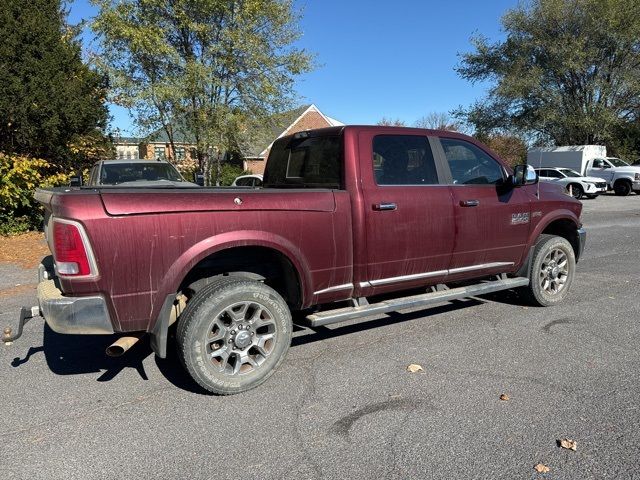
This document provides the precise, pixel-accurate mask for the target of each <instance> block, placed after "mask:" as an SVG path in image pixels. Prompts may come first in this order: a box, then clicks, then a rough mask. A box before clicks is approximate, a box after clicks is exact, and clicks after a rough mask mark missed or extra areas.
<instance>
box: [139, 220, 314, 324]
mask: <svg viewBox="0 0 640 480" xmlns="http://www.w3.org/2000/svg"><path fill="white" fill-rule="evenodd" d="M235 247H265V248H270V249H272V250H275V251H277V252H279V253H281V254H282V255H284V256H285V257H286V258H287V259H288V260H289V261H290V262H291V264H292V265H293V268H294V269H295V271H296V273H297V275H298V279H299V280H300V289H301V292H300V293H301V295H300V296H301V299H302V303H303V304H305V303H306V300H305V299H306V296H307V293H306V292H309V291H312V290H310V288H309V286H310V285H311V275H310V270H309V266H308V262H307V261H306V259H305V258H304V256H303V255H302V253H301V252H300V250H299V249H298V248H297V247H296V246H295V245H293V244H292V243H291V242H290V241H289V240H287V239H285V238H283V237H281V236H279V235H275V234H273V233H269V232H264V231H260V230H240V231H233V232H227V233H222V234H220V235H214V236H212V237H208V238H205V239H204V240H201V241H200V242H198V243H196V244H194V245H192V246H191V247H190V248H188V249H187V250H186V251H185V252H183V253H182V255H180V256H179V257H178V258H177V259H176V260H175V261H174V262H173V264H172V265H171V266H170V267H169V269H168V270H167V271H166V273H165V275H164V279H163V281H162V283H161V284H160V286H159V288H158V290H157V291H156V292H155V294H154V302H153V308H152V311H151V314H150V316H149V325H148V328H147V331H149V330H150V329H151V328H153V326H154V325H155V323H156V322H157V320H158V317H159V314H160V310H161V307H162V303H163V301H164V299H165V298H166V297H167V295H170V294H174V293H175V292H176V291H177V289H178V287H179V286H180V283H181V282H182V280H183V279H184V278H185V277H186V276H187V274H188V273H189V271H190V270H191V269H192V268H193V267H194V266H195V265H196V264H198V262H200V261H201V260H203V259H205V258H206V257H208V256H210V255H212V254H214V253H218V252H221V251H223V250H227V249H229V248H235Z"/></svg>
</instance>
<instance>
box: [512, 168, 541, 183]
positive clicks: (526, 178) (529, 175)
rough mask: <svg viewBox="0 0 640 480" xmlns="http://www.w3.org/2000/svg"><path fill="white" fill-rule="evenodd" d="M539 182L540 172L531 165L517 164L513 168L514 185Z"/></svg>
mask: <svg viewBox="0 0 640 480" xmlns="http://www.w3.org/2000/svg"><path fill="white" fill-rule="evenodd" d="M534 183H538V174H537V173H536V171H535V170H534V169H533V167H532V166H531V165H516V166H515V167H514V169H513V175H512V177H511V184H512V185H513V186H514V187H521V186H523V185H533V184H534Z"/></svg>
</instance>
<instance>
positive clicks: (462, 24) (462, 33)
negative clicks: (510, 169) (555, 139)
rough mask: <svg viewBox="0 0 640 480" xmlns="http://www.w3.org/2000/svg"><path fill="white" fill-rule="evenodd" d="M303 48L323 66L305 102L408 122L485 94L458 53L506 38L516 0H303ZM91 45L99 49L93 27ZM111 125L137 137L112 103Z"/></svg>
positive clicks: (337, 114) (80, 14)
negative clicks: (507, 17) (506, 20)
mask: <svg viewBox="0 0 640 480" xmlns="http://www.w3.org/2000/svg"><path fill="white" fill-rule="evenodd" d="M296 4H297V5H298V7H299V8H302V12H303V17H302V21H301V25H300V26H301V30H302V31H303V33H304V34H303V36H302V38H301V39H300V41H299V42H298V44H299V46H301V47H303V48H305V49H307V50H309V51H311V52H314V53H315V54H316V55H317V63H318V64H319V66H318V68H317V69H316V70H314V71H313V72H312V73H309V74H306V75H304V76H302V77H300V78H299V79H298V82H297V91H298V93H299V95H300V103H315V104H316V105H317V106H318V108H320V110H322V111H323V112H324V113H325V114H327V115H329V116H331V117H333V118H336V119H338V120H340V121H342V122H344V123H348V124H354V123H355V124H370V123H376V122H377V121H378V120H380V119H381V118H382V117H387V118H394V119H395V118H400V119H402V120H404V121H405V122H407V123H408V124H411V123H413V122H414V121H415V120H417V119H418V118H420V117H421V116H423V115H426V114H428V113H430V112H447V111H450V110H452V109H454V108H456V107H457V106H459V105H465V106H466V105H469V104H470V103H472V102H473V101H474V100H476V99H478V98H481V97H482V96H483V95H484V93H485V88H486V85H471V84H470V83H468V82H466V81H464V80H462V79H461V78H459V77H458V75H457V74H456V72H455V71H454V67H455V65H456V64H457V63H458V62H459V57H458V53H463V52H467V51H469V50H470V49H471V46H470V43H469V39H470V37H471V36H472V35H473V34H475V33H481V34H483V35H486V36H487V37H489V38H490V39H492V40H497V39H499V38H502V36H503V34H502V31H501V26H500V18H501V17H502V15H503V14H504V12H505V11H506V10H507V9H509V8H512V7H514V6H515V5H516V4H517V0H489V1H477V0H475V1H474V0H467V1H464V0H449V1H439V0H395V1H388V0H387V1H383V0H368V1H367V0H341V1H340V0H316V1H313V0H298V1H296ZM70 8H71V11H70V21H71V22H74V23H75V22H78V21H79V20H81V19H85V20H90V18H91V17H92V16H93V15H95V13H96V10H95V8H94V7H93V6H91V5H90V4H89V2H88V0H76V1H74V2H72V3H71V4H70ZM83 38H84V43H85V48H90V49H92V50H95V49H97V45H96V43H95V42H94V41H93V40H92V37H91V34H90V32H85V34H84V36H83ZM110 110H111V114H112V116H113V121H112V124H111V127H112V128H118V129H120V131H121V132H122V133H124V134H135V133H136V132H135V131H134V130H133V126H132V120H131V119H130V118H129V115H128V113H127V111H126V110H124V109H122V108H119V107H115V106H111V107H110Z"/></svg>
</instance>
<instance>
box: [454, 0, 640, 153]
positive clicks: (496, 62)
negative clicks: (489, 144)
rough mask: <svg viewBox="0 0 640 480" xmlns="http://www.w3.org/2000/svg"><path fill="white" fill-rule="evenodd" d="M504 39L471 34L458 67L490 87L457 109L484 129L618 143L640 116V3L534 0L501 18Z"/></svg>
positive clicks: (560, 142) (571, 140) (540, 137)
mask: <svg viewBox="0 0 640 480" xmlns="http://www.w3.org/2000/svg"><path fill="white" fill-rule="evenodd" d="M502 24H503V29H504V31H505V33H506V39H505V40H504V41H498V42H495V43H491V42H489V41H488V40H487V39H486V38H484V37H482V36H477V37H475V38H473V40H472V42H473V45H474V47H475V51H474V52H472V53H466V54H464V55H462V62H461V64H460V65H459V67H458V68H457V71H458V73H459V74H460V75H461V76H462V77H463V78H465V79H467V80H470V81H472V82H484V81H489V82H491V83H492V84H493V85H492V87H491V88H490V90H489V94H488V98H486V99H485V100H483V101H480V102H478V103H476V104H475V105H472V106H471V107H470V108H468V109H461V110H459V111H458V112H457V115H458V116H459V117H461V118H463V119H465V120H466V121H467V122H469V123H470V124H472V125H474V126H475V128H476V130H477V132H479V133H480V134H484V135H486V134H488V133H489V132H494V131H502V132H505V131H506V132H519V133H521V134H523V135H526V136H528V137H529V138H530V139H531V140H533V141H542V142H549V141H551V142H553V143H555V144H558V145H563V144H564V145H567V144H592V143H598V144H609V145H612V144H613V145H615V144H616V142H617V141H618V140H617V133H616V132H618V131H620V130H621V129H624V126H625V125H628V124H632V123H634V122H637V121H638V118H639V115H640V2H638V0H531V1H530V2H527V3H525V4H522V5H520V6H518V7H516V8H514V9H512V10H509V11H508V12H507V13H506V14H505V15H504V17H503V19H502Z"/></svg>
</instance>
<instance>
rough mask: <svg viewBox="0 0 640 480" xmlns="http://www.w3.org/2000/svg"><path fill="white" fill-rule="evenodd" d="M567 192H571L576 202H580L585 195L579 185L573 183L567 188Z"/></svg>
mask: <svg viewBox="0 0 640 480" xmlns="http://www.w3.org/2000/svg"><path fill="white" fill-rule="evenodd" d="M567 191H569V192H571V195H572V196H573V198H575V199H576V200H580V199H581V198H582V196H583V195H584V190H583V189H582V187H581V186H580V185H578V184H576V183H572V184H571V185H569V186H568V187H567Z"/></svg>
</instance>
